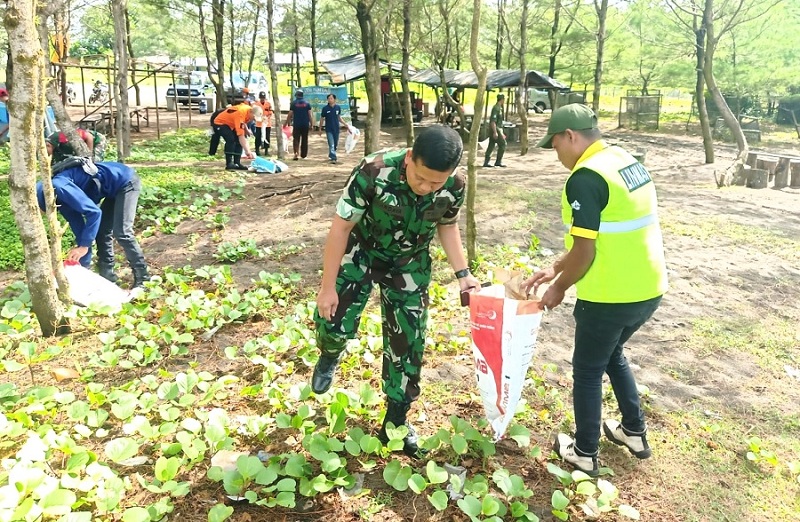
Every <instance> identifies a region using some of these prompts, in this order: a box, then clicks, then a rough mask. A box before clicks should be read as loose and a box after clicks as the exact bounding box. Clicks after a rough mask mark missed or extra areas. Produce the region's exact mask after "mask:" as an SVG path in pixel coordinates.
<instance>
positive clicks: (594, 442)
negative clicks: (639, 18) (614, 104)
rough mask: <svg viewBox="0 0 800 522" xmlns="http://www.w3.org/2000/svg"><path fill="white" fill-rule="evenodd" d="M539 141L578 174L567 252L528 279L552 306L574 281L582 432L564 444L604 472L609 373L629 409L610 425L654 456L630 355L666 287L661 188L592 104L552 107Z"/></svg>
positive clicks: (564, 450)
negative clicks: (614, 138)
mask: <svg viewBox="0 0 800 522" xmlns="http://www.w3.org/2000/svg"><path fill="white" fill-rule="evenodd" d="M539 146H540V147H544V148H548V149H549V148H553V149H555V150H556V153H557V154H558V159H559V161H561V163H562V164H563V165H564V166H565V167H567V168H568V169H569V170H570V171H571V174H570V176H569V178H568V179H567V182H566V183H565V185H564V190H563V192H562V195H561V216H562V219H563V221H564V226H565V228H566V230H567V232H566V236H565V243H566V247H567V253H566V254H564V255H563V256H562V257H561V258H560V259H559V260H558V261H556V262H555V264H554V265H553V266H552V267H550V268H548V269H545V270H541V271H539V272H536V273H535V274H533V276H532V277H531V278H530V279H528V280H527V281H525V283H524V284H523V288H524V289H525V290H526V291H530V290H531V289H533V290H534V292H535V291H536V290H537V289H538V287H539V285H541V284H542V283H547V282H551V284H550V286H549V288H548V289H547V291H546V292H545V293H544V294H543V295H542V301H541V304H542V307H543V308H544V309H545V310H548V309H550V308H554V307H556V306H558V305H559V304H560V303H561V301H562V300H563V299H564V293H565V292H566V290H567V289H568V288H569V287H571V286H572V285H575V287H576V289H577V294H578V296H577V297H578V299H577V301H576V303H575V309H574V311H573V315H574V317H575V349H574V352H573V355H572V376H573V408H574V412H575V439H574V440H573V439H572V438H571V437H569V436H568V435H566V434H563V433H559V434H558V436H557V437H556V441H555V451H556V452H557V453H558V454H559V456H560V457H561V458H562V459H564V460H565V461H567V462H569V463H570V464H572V465H573V466H575V468H577V469H580V470H581V471H584V472H585V473H587V474H589V475H597V474H598V465H597V455H598V446H599V439H600V426H601V417H602V381H603V373H607V374H608V376H609V379H610V380H611V386H612V387H613V389H614V395H615V396H616V398H617V403H618V404H619V409H620V412H621V414H622V419H621V422H618V421H616V420H611V419H608V420H606V421H605V422H603V424H602V426H603V432H604V433H605V435H606V437H607V438H608V439H609V440H610V441H611V442H613V443H615V444H618V445H621V446H624V447H627V448H628V450H630V452H631V453H632V454H633V455H634V456H635V457H637V458H640V459H646V458H648V457H649V456H650V453H651V452H650V446H649V445H648V443H647V436H646V432H647V427H646V425H645V422H644V414H643V412H642V409H641V406H640V404H639V395H638V392H637V389H636V381H635V379H634V377H633V373H632V372H631V369H630V367H629V366H628V361H627V360H626V358H625V356H624V355H623V346H624V344H625V342H626V341H627V340H628V339H630V337H631V336H632V335H633V334H634V333H635V332H636V331H637V330H638V329H639V328H640V327H641V326H642V325H643V324H644V323H645V322H646V321H647V320H648V319H649V318H650V317H651V316H652V315H653V313H654V312H655V310H656V309H657V308H658V305H659V304H660V302H661V296H662V295H663V294H664V292H666V290H667V271H666V266H665V263H664V248H663V241H662V237H661V229H660V227H659V224H658V215H657V205H658V202H657V199H656V189H655V186H654V183H653V180H652V178H651V177H650V173H649V172H648V171H647V169H646V168H645V167H644V166H643V165H642V164H641V163H639V162H638V161H637V160H636V159H635V158H634V157H633V156H631V155H630V154H629V153H627V152H626V151H624V150H623V149H621V148H619V147H614V146H609V145H608V144H607V143H606V142H604V141H603V140H602V139H601V134H600V130H599V129H598V128H597V117H596V116H595V115H594V113H593V112H592V110H591V109H590V108H588V107H586V106H585V105H579V104H571V105H567V106H564V107H560V108H558V109H556V110H555V111H553V114H552V116H551V118H550V123H549V125H548V127H547V135H546V136H545V137H544V138H543V139H542V140H541V141H540V142H539Z"/></svg>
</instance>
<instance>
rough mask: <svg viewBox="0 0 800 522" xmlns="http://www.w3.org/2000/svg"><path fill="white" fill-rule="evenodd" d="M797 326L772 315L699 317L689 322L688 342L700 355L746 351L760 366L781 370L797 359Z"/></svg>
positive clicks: (720, 354) (719, 354) (721, 354)
mask: <svg viewBox="0 0 800 522" xmlns="http://www.w3.org/2000/svg"><path fill="white" fill-rule="evenodd" d="M796 328H797V325H796V324H794V323H792V322H790V321H787V320H779V319H772V318H767V319H765V320H763V321H756V320H748V319H745V318H743V317H736V318H730V319H718V318H710V317H701V318H697V319H695V320H693V321H692V335H691V337H690V338H689V340H688V344H689V347H690V348H692V349H693V350H695V351H696V352H697V353H698V354H699V355H700V356H703V357H705V356H711V355H718V356H724V355H726V354H732V353H735V352H740V353H749V354H752V355H753V356H754V358H755V360H756V362H757V363H758V365H759V366H760V367H762V368H763V369H765V370H770V371H780V372H782V371H783V365H784V364H789V363H796V362H797V330H796Z"/></svg>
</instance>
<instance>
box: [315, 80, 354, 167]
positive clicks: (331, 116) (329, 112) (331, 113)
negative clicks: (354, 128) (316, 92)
mask: <svg viewBox="0 0 800 522" xmlns="http://www.w3.org/2000/svg"><path fill="white" fill-rule="evenodd" d="M323 120H324V121H325V135H326V136H327V137H328V159H330V160H331V163H336V159H337V158H336V151H337V149H338V148H339V124H340V123H341V124H342V125H344V126H345V127H347V122H345V121H344V120H343V119H342V108H341V107H339V106H338V105H336V95H335V94H333V93H331V94H329V95H328V105H326V106H325V107H323V108H322V111H320V114H319V132H320V134H322V122H323Z"/></svg>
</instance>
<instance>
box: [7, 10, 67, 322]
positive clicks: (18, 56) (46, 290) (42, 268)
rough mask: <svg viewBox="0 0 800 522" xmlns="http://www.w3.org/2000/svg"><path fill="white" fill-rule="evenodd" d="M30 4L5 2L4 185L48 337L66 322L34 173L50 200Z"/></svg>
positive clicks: (40, 73)
mask: <svg viewBox="0 0 800 522" xmlns="http://www.w3.org/2000/svg"><path fill="white" fill-rule="evenodd" d="M33 7H34V3H33V2H30V1H25V0H8V1H7V2H6V10H5V16H4V19H3V24H4V25H5V28H6V31H7V33H8V41H9V50H10V55H11V61H12V63H13V64H14V72H15V75H14V91H13V96H14V98H13V99H12V100H10V101H9V103H8V112H9V128H10V133H11V135H13V136H14V146H13V147H11V149H10V154H11V169H10V172H9V176H8V187H9V200H10V203H11V209H12V211H13V212H14V220H15V221H16V223H17V228H18V229H19V234H20V240H21V242H22V248H23V251H24V253H25V276H26V278H27V281H28V288H29V289H30V293H31V302H32V308H33V312H34V313H35V314H36V317H37V319H38V321H39V326H40V328H41V330H42V333H43V334H44V335H46V336H51V335H54V334H56V333H59V331H60V329H62V328H63V327H64V326H65V325H66V321H65V319H64V305H63V304H62V303H61V301H60V300H59V298H58V294H57V293H56V288H55V281H54V279H53V266H52V265H51V262H50V247H49V246H48V244H47V234H46V232H45V229H44V225H43V224H42V221H41V219H39V205H38V202H37V201H36V189H35V187H36V176H37V174H38V175H40V176H41V177H42V178H46V179H47V181H48V183H46V185H47V186H48V188H49V193H48V194H47V196H49V198H50V202H51V203H52V201H53V191H52V185H50V184H49V174H50V173H49V168H48V164H47V161H46V160H45V161H44V162H39V161H37V159H36V158H37V157H39V158H43V157H46V156H47V153H46V151H45V146H44V139H43V137H42V125H43V114H44V108H45V101H44V90H43V87H44V85H45V82H46V79H45V70H44V57H43V55H44V52H43V50H42V46H41V44H40V42H39V40H38V33H37V28H36V24H35V22H34V19H35V16H36V13H34V10H33ZM51 208H52V207H51Z"/></svg>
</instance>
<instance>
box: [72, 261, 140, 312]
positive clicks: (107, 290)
mask: <svg viewBox="0 0 800 522" xmlns="http://www.w3.org/2000/svg"><path fill="white" fill-rule="evenodd" d="M64 276H65V277H66V278H67V282H68V283H69V297H70V299H72V300H73V301H75V302H76V303H77V304H79V305H82V306H110V307H111V308H113V309H114V310H119V309H120V308H122V304H123V303H127V302H128V301H130V300H131V299H132V298H133V295H132V294H131V292H128V291H127V290H123V289H122V288H120V287H118V286H117V285H115V284H114V283H112V282H111V281H109V280H107V279H105V278H103V277H101V276H100V275H99V274H95V273H94V272H92V271H91V270H89V269H88V268H84V267H82V266H81V265H79V264H77V263H76V264H71V263H68V262H66V261H65V262H64Z"/></svg>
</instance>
